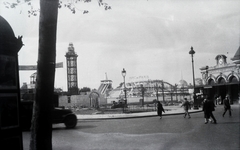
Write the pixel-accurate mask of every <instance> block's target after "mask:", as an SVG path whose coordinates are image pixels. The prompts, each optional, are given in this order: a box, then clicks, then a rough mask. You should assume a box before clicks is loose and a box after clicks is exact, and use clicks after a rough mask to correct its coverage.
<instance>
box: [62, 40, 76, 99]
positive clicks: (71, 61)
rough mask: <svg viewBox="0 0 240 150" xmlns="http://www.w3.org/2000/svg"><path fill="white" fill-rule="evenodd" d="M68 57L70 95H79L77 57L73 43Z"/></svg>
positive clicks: (70, 44) (70, 45)
mask: <svg viewBox="0 0 240 150" xmlns="http://www.w3.org/2000/svg"><path fill="white" fill-rule="evenodd" d="M65 57H66V59H67V85H68V93H69V95H78V93H79V90H78V80H77V57H78V55H77V54H76V53H75V51H74V47H73V44H72V43H69V47H68V52H67V53H66V55H65Z"/></svg>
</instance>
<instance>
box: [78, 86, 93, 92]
mask: <svg viewBox="0 0 240 150" xmlns="http://www.w3.org/2000/svg"><path fill="white" fill-rule="evenodd" d="M90 91H91V89H90V88H89V87H83V88H81V89H80V90H79V92H90Z"/></svg>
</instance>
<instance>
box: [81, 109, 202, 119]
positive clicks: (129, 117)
mask: <svg viewBox="0 0 240 150" xmlns="http://www.w3.org/2000/svg"><path fill="white" fill-rule="evenodd" d="M199 112H202V110H197V111H192V112H189V113H190V114H192V113H199ZM133 114H136V113H133ZM183 114H184V112H180V113H169V114H163V115H162V116H173V115H183ZM127 115H129V114H127ZM94 116H95V117H93V118H81V115H77V118H78V120H110V119H132V118H147V117H157V116H158V115H157V114H155V115H153V114H151V115H147V114H146V115H141V116H140V115H139V116H134V115H133V116H132V115H129V116H113V117H109V116H106V117H103V118H101V117H96V116H97V115H94Z"/></svg>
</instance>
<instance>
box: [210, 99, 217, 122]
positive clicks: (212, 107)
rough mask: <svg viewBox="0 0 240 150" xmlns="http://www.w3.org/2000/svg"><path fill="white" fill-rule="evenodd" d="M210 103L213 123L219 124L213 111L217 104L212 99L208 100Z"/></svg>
mask: <svg viewBox="0 0 240 150" xmlns="http://www.w3.org/2000/svg"><path fill="white" fill-rule="evenodd" d="M208 103H209V107H210V111H209V116H210V117H211V118H212V119H213V123H214V124H217V120H216V119H215V117H214V115H213V113H212V112H213V111H215V107H216V106H215V104H214V102H213V101H211V100H208Z"/></svg>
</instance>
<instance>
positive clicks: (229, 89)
mask: <svg viewBox="0 0 240 150" xmlns="http://www.w3.org/2000/svg"><path fill="white" fill-rule="evenodd" d="M215 60H216V65H215V66H205V67H202V68H200V70H201V74H202V81H203V86H202V87H198V88H199V89H202V91H203V93H204V94H205V95H208V96H209V98H210V99H214V98H215V97H216V96H221V98H222V100H223V99H224V98H225V97H226V95H229V96H230V100H231V102H232V103H236V102H239V96H240V47H239V48H238V50H237V52H236V53H235V55H234V56H233V58H231V60H232V62H231V63H227V57H226V56H225V55H217V56H216V57H215Z"/></svg>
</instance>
